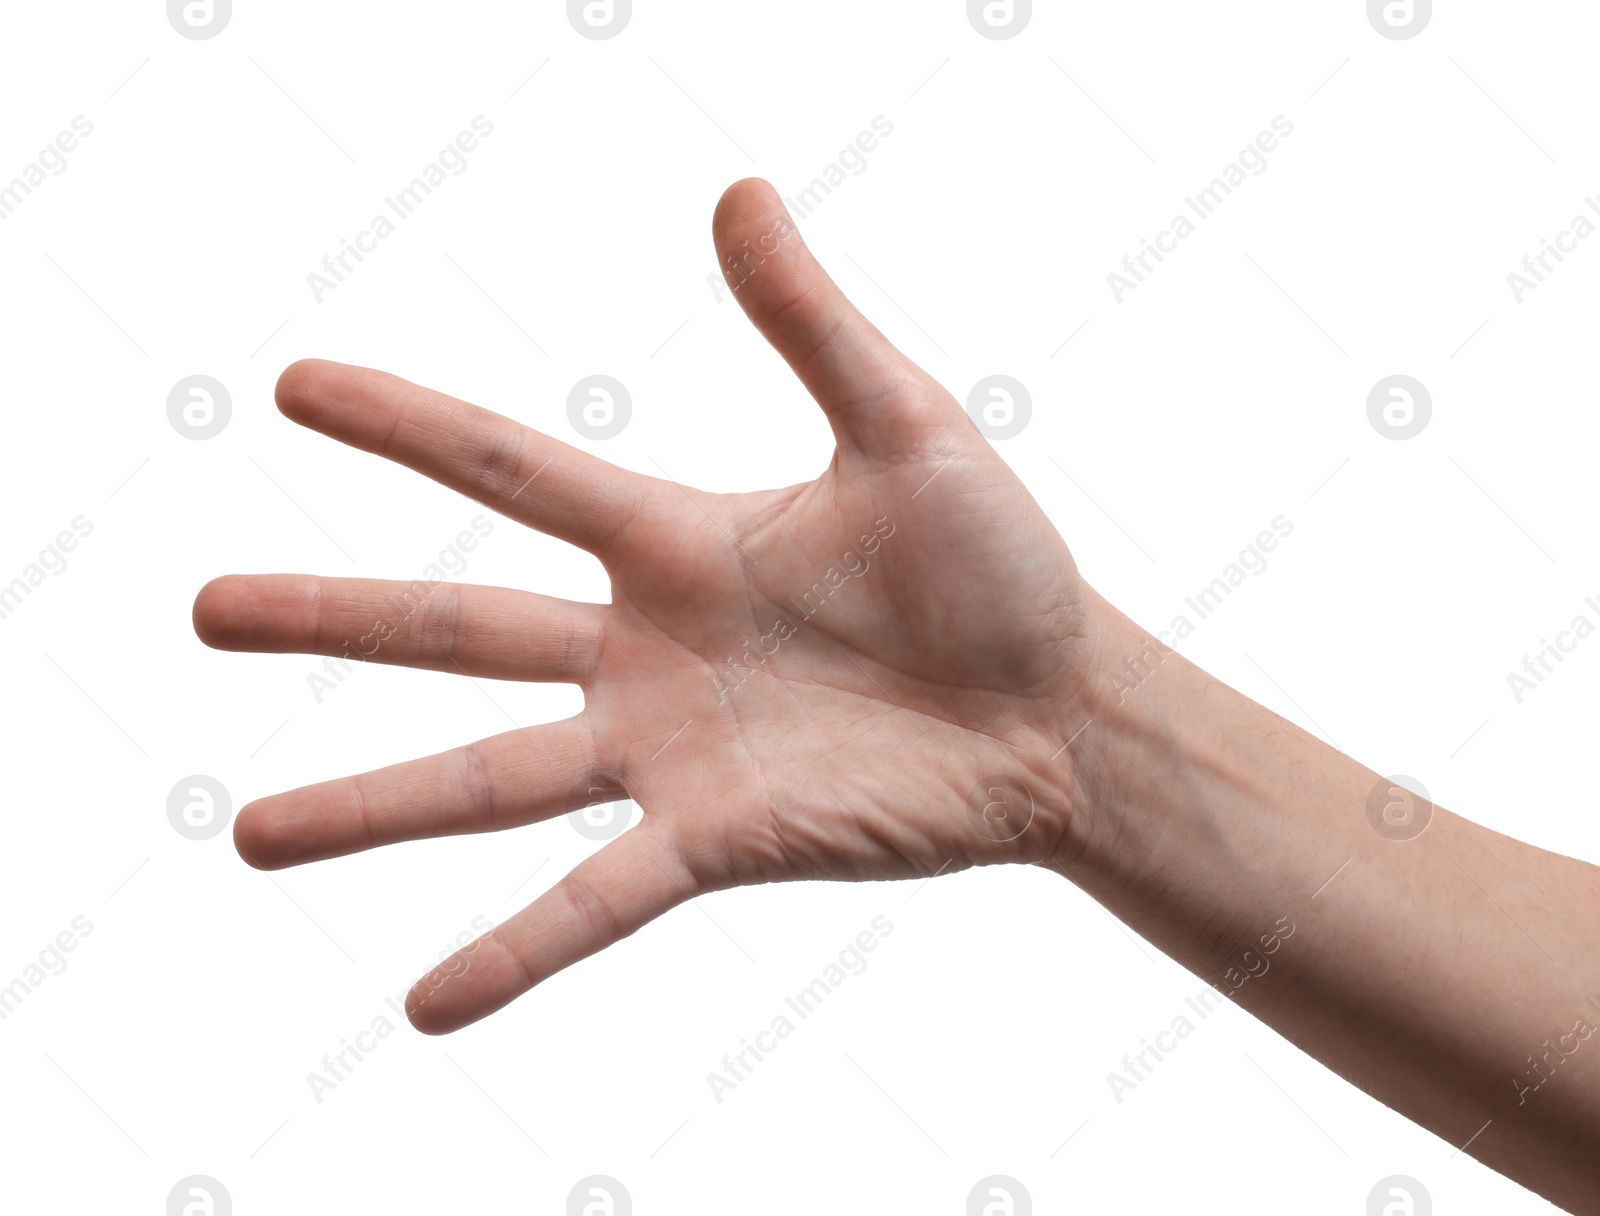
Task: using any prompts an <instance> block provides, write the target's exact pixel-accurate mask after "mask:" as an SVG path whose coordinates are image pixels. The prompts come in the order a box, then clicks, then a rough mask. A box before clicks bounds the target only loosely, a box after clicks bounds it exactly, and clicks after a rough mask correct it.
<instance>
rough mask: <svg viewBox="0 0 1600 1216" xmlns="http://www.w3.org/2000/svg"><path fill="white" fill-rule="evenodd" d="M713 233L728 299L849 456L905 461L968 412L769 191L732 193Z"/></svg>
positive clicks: (743, 188) (759, 185) (754, 186)
mask: <svg viewBox="0 0 1600 1216" xmlns="http://www.w3.org/2000/svg"><path fill="white" fill-rule="evenodd" d="M711 228H712V236H713V238H714V240H715V241H716V246H717V259H718V262H719V264H720V266H721V268H722V275H723V278H724V279H726V280H727V283H728V287H729V289H730V290H731V291H732V292H733V294H734V295H735V296H736V297H737V298H738V301H739V303H740V305H741V306H742V307H743V308H744V311H745V315H746V316H748V317H749V318H750V320H751V322H752V323H753V324H754V325H755V327H756V328H757V329H758V330H760V331H761V334H762V336H763V337H764V338H766V340H767V341H768V342H770V343H771V344H772V347H773V349H774V350H776V351H777V352H778V353H779V354H780V355H782V356H783V358H784V361H785V362H786V363H788V364H789V366H790V367H791V368H793V369H794V373H795V375H796V376H798V377H799V378H800V382H801V383H802V384H804V385H805V386H806V389H807V390H808V391H809V392H810V393H811V395H812V396H813V397H815V398H816V400H817V404H818V405H820V406H821V407H822V409H823V412H824V413H825V414H827V416H828V421H829V422H830V423H831V424H832V426H833V433H834V437H835V438H836V439H837V440H838V442H839V446H840V447H841V448H847V449H853V450H856V451H860V452H862V453H863V454H865V455H868V456H889V455H893V454H896V453H904V452H907V451H908V450H909V449H911V448H913V447H914V446H915V445H916V442H917V440H918V438H919V437H920V435H921V434H922V433H924V432H926V431H927V430H928V429H929V427H930V426H936V425H943V424H948V423H949V422H950V421H951V418H950V415H949V410H951V409H957V410H958V411H959V407H957V406H955V404H954V402H953V401H952V400H951V398H950V397H949V395H948V394H947V393H945V391H944V390H943V389H942V388H941V387H939V385H938V384H937V383H936V382H935V381H934V380H933V379H932V377H930V376H929V375H928V374H927V373H926V372H924V371H923V370H922V369H921V368H919V367H918V366H917V365H916V364H914V363H913V362H911V360H910V359H908V358H906V357H905V356H904V355H902V354H901V353H900V352H899V351H898V350H897V349H895V347H894V345H893V343H891V342H890V341H889V339H888V338H886V337H884V336H883V334H882V333H880V332H879V331H878V329H877V327H876V326H874V325H873V324H872V322H871V321H868V320H867V319H866V317H864V316H862V315H861V313H860V312H859V311H857V309H856V307H855V305H854V304H852V303H850V301H849V300H847V299H846V298H845V295H844V292H842V291H840V290H839V287H838V284H836V283H835V282H834V281H833V280H832V279H831V278H829V277H828V272H827V271H825V270H823V268H822V266H821V264H819V263H818V261H817V259H816V258H814V257H812V256H811V250H810V249H808V248H807V247H806V243H805V241H804V240H802V239H801V237H800V232H799V229H797V228H796V227H795V223H794V220H793V219H791V218H790V216H789V213H788V211H787V210H786V209H785V208H784V205H783V203H782V201H781V200H780V199H779V198H778V194H777V191H775V190H774V189H773V188H772V187H771V185H769V184H768V183H767V182H764V181H762V180H761V179H760V178H755V177H750V178H745V179H744V180H743V181H739V182H735V183H734V184H733V185H731V186H729V187H728V189H727V190H726V191H725V192H724V193H723V195H722V199H721V201H720V202H718V203H717V210H716V215H715V216H714V217H713V219H712V223H711Z"/></svg>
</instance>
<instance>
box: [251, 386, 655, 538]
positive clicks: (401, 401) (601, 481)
mask: <svg viewBox="0 0 1600 1216" xmlns="http://www.w3.org/2000/svg"><path fill="white" fill-rule="evenodd" d="M276 395H277V401H278V409H279V410H281V411H282V412H283V414H284V416H285V417H287V418H289V419H291V420H293V421H295V422H298V423H299V424H300V425H301V426H306V427H310V428H311V429H312V430H314V431H320V432H322V434H324V435H327V436H329V437H330V438H333V439H337V440H339V441H340V442H341V443H347V444H349V445H350V446H351V447H354V448H360V449H361V450H362V451H364V452H372V453H375V454H376V455H379V456H383V457H385V458H387V459H389V460H393V461H395V462H396V463H398V464H403V465H405V466H406V467H407V468H411V469H415V470H416V471H417V472H419V473H421V474H423V475H424V476H426V477H431V478H433V480H435V481H437V482H440V483H442V484H443V485H447V486H449V487H450V488H451V489H453V490H459V491H460V492H461V493H463V494H465V495H467V496H468V497H470V498H475V499H477V500H478V501H479V502H481V503H483V504H484V505H485V506H488V507H491V508H493V509H494V510H496V511H499V512H500V513H501V514H502V515H507V516H510V517H511V518H512V519H515V520H518V521H519V522H521V523H525V524H527V525H528V526H530V527H533V528H537V529H539V531H541V532H546V533H548V534H550V535H551V536H555V537H558V538H559V539H561V540H564V541H568V542H570V543H571V544H574V545H577V546H579V547H580V548H583V549H587V550H588V551H589V552H591V553H600V552H601V551H603V550H605V549H606V548H608V547H609V545H610V543H611V541H612V539H613V538H614V537H615V536H616V535H617V533H618V532H620V531H621V530H622V527H623V525H624V524H625V523H626V522H627V520H628V517H629V515H630V514H631V512H632V510H633V508H634V507H635V506H636V505H637V503H638V501H639V499H640V497H641V496H642V494H643V492H644V490H645V487H646V486H647V485H648V483H649V480H650V479H648V478H645V477H643V476H641V475H640V474H637V473H630V472H627V471H626V470H624V469H619V468H618V467H617V466H616V465H613V464H610V463H608V462H607V461H604V460H600V459H598V458H597V457H594V456H591V455H589V454H588V453H587V452H581V451H579V450H578V449H577V448H574V447H569V446H568V445H567V444H564V443H562V442H560V441H559V440H556V439H552V438H550V436H548V435H544V434H541V433H540V432H538V431H535V430H533V429H532V428H530V427H525V426H523V425H522V424H521V423H519V422H513V421H512V420H511V419H510V418H507V417H505V416H503V415H501V414H496V413H494V412H492V411H490V410H486V409H480V408H479V407H478V406H475V405H469V404H468V403H467V402H465V401H458V400H456V399H455V398H454V397H449V396H446V395H445V394H444V393H440V392H435V391H434V390H433V389H430V388H423V387H422V386H421V385H417V384H412V383H411V382H410V381H407V380H402V379H401V378H400V377H399V376H391V375H389V374H388V373H387V372H380V371H375V370H374V369H372V368H366V367H352V366H350V365H348V364H344V363H330V362H328V361H326V360H323V359H302V360H300V361H299V362H298V363H291V364H290V365H289V366H288V367H287V368H285V369H284V372H283V375H282V376H280V377H279V378H278V387H277V394H276Z"/></svg>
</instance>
